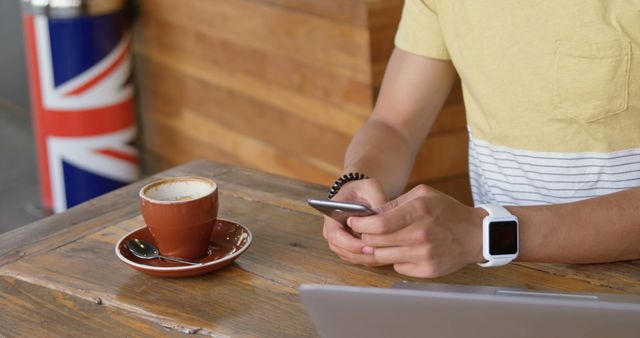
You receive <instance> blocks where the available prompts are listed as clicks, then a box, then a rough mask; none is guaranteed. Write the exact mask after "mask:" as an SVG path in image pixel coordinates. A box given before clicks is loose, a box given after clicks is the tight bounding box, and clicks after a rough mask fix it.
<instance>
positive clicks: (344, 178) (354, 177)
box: [329, 172, 369, 199]
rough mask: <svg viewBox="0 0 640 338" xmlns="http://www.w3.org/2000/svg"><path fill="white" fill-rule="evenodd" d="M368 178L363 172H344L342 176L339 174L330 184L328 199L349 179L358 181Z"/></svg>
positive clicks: (349, 180)
mask: <svg viewBox="0 0 640 338" xmlns="http://www.w3.org/2000/svg"><path fill="white" fill-rule="evenodd" d="M367 178H369V176H367V175H365V174H363V173H357V172H356V173H347V174H344V175H342V176H340V177H339V178H338V179H337V180H336V181H335V182H334V183H333V185H332V186H331V189H330V190H329V199H332V198H333V196H335V195H336V194H337V193H338V191H340V189H341V188H342V186H343V185H345V184H347V183H348V182H351V181H358V180H364V179H367Z"/></svg>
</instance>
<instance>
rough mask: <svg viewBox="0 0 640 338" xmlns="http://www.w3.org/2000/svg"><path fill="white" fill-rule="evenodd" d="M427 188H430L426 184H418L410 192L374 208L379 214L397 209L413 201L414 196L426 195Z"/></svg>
mask: <svg viewBox="0 0 640 338" xmlns="http://www.w3.org/2000/svg"><path fill="white" fill-rule="evenodd" d="M425 189H428V188H426V186H424V185H419V186H416V187H415V188H413V189H411V190H409V191H408V192H406V193H404V194H402V195H400V196H398V197H397V198H395V199H392V200H390V201H388V202H387V203H384V204H383V205H381V206H379V207H376V208H374V209H373V210H374V211H375V212H377V213H379V214H382V213H385V212H389V211H390V210H392V209H395V208H397V207H398V206H400V205H402V204H404V203H406V202H408V201H411V200H412V199H414V198H417V197H419V196H422V195H424V193H425Z"/></svg>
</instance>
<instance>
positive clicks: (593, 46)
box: [553, 41, 631, 122]
mask: <svg viewBox="0 0 640 338" xmlns="http://www.w3.org/2000/svg"><path fill="white" fill-rule="evenodd" d="M555 56H556V59H555V76H554V83H553V100H554V105H555V107H556V109H557V114H558V115H559V116H558V117H562V118H572V119H576V120H578V121H581V122H592V121H596V120H600V119H602V118H605V117H608V116H611V115H614V114H617V113H620V112H622V111H624V110H626V109H627V101H628V95H629V93H628V92H629V63H630V58H631V44H630V42H629V41H612V42H604V43H589V42H573V41H557V42H556V55H555Z"/></svg>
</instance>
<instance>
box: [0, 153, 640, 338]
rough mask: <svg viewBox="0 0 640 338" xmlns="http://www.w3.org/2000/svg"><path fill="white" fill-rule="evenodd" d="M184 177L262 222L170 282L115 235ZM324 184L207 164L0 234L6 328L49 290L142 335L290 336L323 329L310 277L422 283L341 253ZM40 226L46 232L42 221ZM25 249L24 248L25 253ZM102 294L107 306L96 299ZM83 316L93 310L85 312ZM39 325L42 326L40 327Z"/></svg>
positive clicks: (607, 288)
mask: <svg viewBox="0 0 640 338" xmlns="http://www.w3.org/2000/svg"><path fill="white" fill-rule="evenodd" d="M177 175H203V176H207V177H212V178H213V179H214V180H215V181H216V182H218V184H219V188H220V193H221V195H220V197H221V198H220V200H221V202H220V203H221V205H220V217H222V218H228V219H233V220H236V221H238V222H240V223H242V224H244V225H246V226H248V227H249V228H250V229H251V231H252V232H253V235H254V243H253V244H252V246H251V247H250V248H249V250H248V251H247V252H245V253H244V254H243V255H242V256H241V257H240V258H239V259H238V260H237V261H236V263H234V264H232V265H230V266H228V267H227V268H225V269H222V270H220V271H217V272H214V273H211V274H208V275H205V276H199V277H193V278H181V279H167V278H159V277H151V276H147V275H145V274H143V273H141V272H138V271H135V270H132V269H130V268H129V267H127V266H126V265H124V264H123V263H122V262H120V261H119V260H118V259H117V257H116V256H115V254H114V252H113V249H114V245H115V242H116V241H117V240H118V239H119V238H120V237H121V236H122V235H124V234H125V233H126V232H128V231H130V230H132V229H134V228H137V227H139V226H142V220H141V218H140V217H139V216H138V215H139V210H138V200H137V199H138V196H137V191H138V189H139V187H140V186H141V185H142V184H144V183H145V182H148V181H149V180H152V179H157V178H159V177H166V176H177ZM325 193H326V191H325V188H324V187H319V186H316V185H311V184H305V183H301V182H298V181H293V180H290V179H287V178H283V177H277V176H272V175H267V174H264V173H260V172H256V171H252V170H248V169H242V168H237V167H232V166H228V165H222V164H215V163H211V162H204V161H201V162H195V163H192V164H189V165H186V166H182V167H178V168H175V169H173V170H170V171H167V172H164V173H162V174H160V175H157V176H155V177H153V178H150V179H147V180H145V181H144V182H140V183H137V184H134V185H131V186H129V187H126V188H123V189H120V190H118V191H116V192H114V193H111V194H108V195H106V196H104V197H101V198H98V199H96V200H94V201H92V202H90V203H87V204H84V205H82V206H80V207H78V208H74V209H72V210H71V211H69V212H68V213H64V214H61V215H56V216H53V217H51V218H48V219H45V220H43V221H41V222H38V223H35V224H32V225H30V226H28V227H27V228H26V229H24V230H22V231H17V232H12V233H8V234H5V235H3V236H0V253H2V255H1V256H0V276H3V277H2V281H4V282H3V283H4V284H0V290H5V291H6V292H5V293H6V295H4V296H3V297H4V298H1V297H0V305H2V306H5V304H6V303H9V302H12V301H13V300H14V299H15V300H16V302H17V303H16V304H17V305H14V306H13V307H10V313H11V316H8V317H7V318H6V319H5V318H4V316H3V318H2V323H6V324H0V334H11V335H12V333H13V332H14V331H10V329H5V328H4V327H5V326H6V327H14V323H13V322H16V321H19V320H21V317H22V316H23V313H24V311H26V310H25V309H27V308H29V307H32V306H37V304H36V303H35V301H31V300H29V299H28V298H25V297H26V296H25V295H24V294H23V293H24V292H23V291H21V290H31V289H33V290H35V291H33V292H36V293H37V292H41V293H44V294H45V295H46V294H48V295H49V296H48V297H49V298H46V297H45V298H44V299H56V300H57V301H58V302H61V303H64V304H67V305H68V309H69V310H68V311H72V309H82V310H81V311H80V310H78V311H80V312H83V313H89V314H95V313H104V314H105V318H106V319H105V322H104V323H102V322H99V323H98V324H95V325H102V326H104V327H109V325H111V324H112V323H120V324H121V325H122V327H123V328H124V327H128V328H129V329H130V330H132V332H135V333H140V334H144V333H145V332H147V331H145V330H153V329H160V330H161V329H162V327H169V328H172V330H171V331H170V333H172V334H174V333H177V332H196V333H198V334H201V335H206V336H234V337H235V336H263V337H286V336H310V335H315V331H314V329H313V326H312V324H311V322H310V320H309V318H308V317H307V316H306V314H305V313H304V309H303V307H302V304H301V303H300V301H299V299H298V296H297V287H298V286H299V285H300V284H302V283H319V284H323V283H330V284H349V285H361V286H376V287H389V286H391V285H393V284H394V283H396V282H399V281H401V280H412V281H418V280H417V279H411V278H406V277H403V276H401V275H399V274H397V273H395V272H394V271H393V270H392V269H391V268H389V267H386V268H366V267H361V266H355V265H351V264H348V263H345V262H342V261H340V260H339V259H338V258H337V257H336V256H335V255H334V254H333V253H332V252H331V251H329V249H328V247H327V244H326V242H325V241H324V239H323V238H322V236H321V226H322V218H321V217H320V216H319V215H318V214H317V213H315V212H314V211H313V210H312V209H311V208H309V207H308V206H307V205H306V202H305V199H306V198H308V197H321V196H323V195H324V194H325ZM65 222H71V223H65ZM36 224H40V225H41V226H42V229H40V228H34V227H35V225H36ZM13 241H16V243H14V242H13ZM16 250H18V251H19V252H20V253H21V254H15V251H16ZM637 273H638V264H637V263H618V264H601V265H581V266H566V265H547V264H522V263H517V264H510V265H508V266H505V267H500V268H494V269H482V268H479V267H477V266H474V265H470V266H468V267H466V268H464V269H462V270H460V271H458V272H456V273H454V274H451V275H449V276H445V277H443V278H439V279H435V280H433V281H435V282H444V283H457V284H474V285H494V286H506V287H524V288H532V289H544V290H562V291H583V292H584V291H595V292H614V293H635V294H640V289H639V287H638V285H637V278H636V276H637ZM13 285H18V286H17V287H15V286H13ZM25 292H26V291H25ZM29 292H30V291H29ZM97 300H99V302H100V303H101V304H102V308H98V309H93V308H91V307H89V306H88V305H87V304H94V303H95V301H97ZM42 311H46V312H47V313H46V314H42V316H44V317H46V316H50V315H51V316H53V313H52V312H51V313H50V311H54V310H50V309H48V308H44V309H43V310H42ZM60 311H67V310H65V309H62V310H60ZM91 311H94V312H91ZM95 311H98V312H95ZM100 311H102V312H100ZM105 311H106V312H105ZM35 316H36V318H37V317H38V316H41V315H40V314H37V313H36V314H35ZM47 318H48V317H47ZM74 318H76V319H77V320H81V319H82V318H84V317H82V314H78V316H77V317H74ZM123 318H129V319H130V321H126V320H124V319H123ZM58 324H59V325H63V323H56V324H55V325H58ZM2 325H5V326H2ZM15 325H18V324H15ZM69 325H74V324H72V323H70V324H69ZM92 325H93V324H92ZM16 327H19V326H16ZM56 327H57V326H56ZM32 328H33V330H34V331H38V326H37V325H34V326H32ZM38 332H40V333H42V332H44V331H38ZM114 332H115V331H114ZM149 332H151V331H149ZM20 333H22V332H20ZM116 335H117V334H116Z"/></svg>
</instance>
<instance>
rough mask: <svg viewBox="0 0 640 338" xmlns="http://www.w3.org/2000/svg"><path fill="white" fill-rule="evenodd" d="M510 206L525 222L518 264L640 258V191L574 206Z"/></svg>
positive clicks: (586, 201) (583, 202)
mask: <svg viewBox="0 0 640 338" xmlns="http://www.w3.org/2000/svg"><path fill="white" fill-rule="evenodd" d="M507 208H508V209H509V210H510V211H511V212H512V213H513V214H515V215H517V216H518V218H519V220H520V229H521V231H520V257H519V260H522V261H535V262H562V263H603V262H613V261H621V260H633V259H640V188H634V189H629V190H626V191H622V192H618V193H615V194H610V195H605V196H601V197H597V198H592V199H588V200H584V201H580V202H575V203H567V204H557V205H549V206H529V207H515V206H514V207H507Z"/></svg>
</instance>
